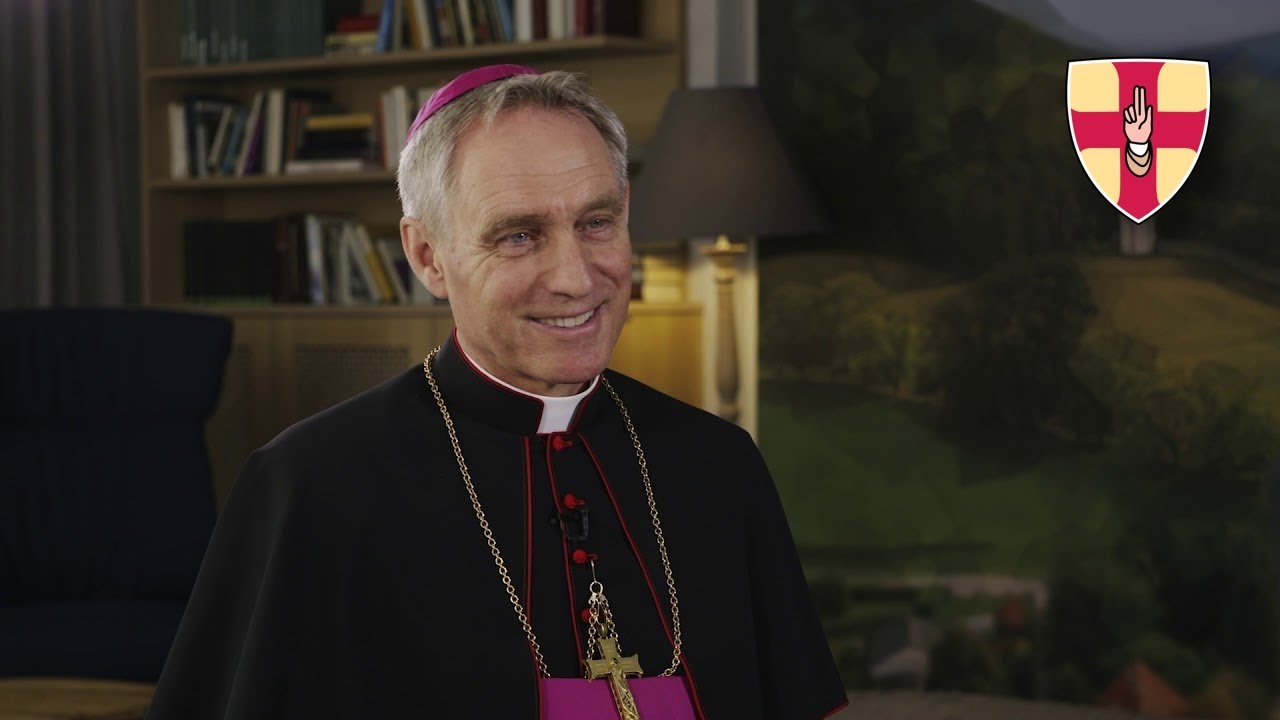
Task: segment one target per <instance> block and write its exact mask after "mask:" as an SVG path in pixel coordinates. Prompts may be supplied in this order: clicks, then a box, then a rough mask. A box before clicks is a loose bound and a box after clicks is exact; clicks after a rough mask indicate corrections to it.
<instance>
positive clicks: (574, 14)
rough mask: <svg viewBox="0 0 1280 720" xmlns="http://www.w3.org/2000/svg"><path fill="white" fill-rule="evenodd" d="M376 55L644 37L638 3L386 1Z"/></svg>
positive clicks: (586, 0)
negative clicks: (587, 38)
mask: <svg viewBox="0 0 1280 720" xmlns="http://www.w3.org/2000/svg"><path fill="white" fill-rule="evenodd" d="M379 21H380V23H379V32H378V34H377V36H376V39H375V42H374V45H373V50H374V51H376V52H390V51H396V50H403V49H414V50H432V49H434V48H444V47H472V46H474V45H483V44H486V43H495V42H500V43H501V42H532V41H534V40H564V39H568V38H574V37H580V36H585V35H604V34H609V35H630V36H638V35H639V34H640V15H639V5H638V0H385V1H384V3H383V8H382V13H381V14H380V16H379Z"/></svg>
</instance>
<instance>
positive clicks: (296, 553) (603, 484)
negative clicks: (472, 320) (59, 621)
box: [149, 339, 845, 720]
mask: <svg viewBox="0 0 1280 720" xmlns="http://www.w3.org/2000/svg"><path fill="white" fill-rule="evenodd" d="M433 368H434V372H435V375H436V379H437V381H438V383H439V385H440V389H441V392H442V394H443V396H444V399H445V402H446V404H447V406H448V409H449V412H450V413H451V414H452V416H453V420H454V423H455V426H456V428H457V433H458V439H459V442H460V444H461V446H462V451H463V453H464V456H465V458H466V461H467V464H468V466H469V468H470V471H471V475H472V478H473V481H474V483H475V487H476V491H477V493H478V495H479V498H480V501H481V503H482V504H483V507H484V511H485V513H486V515H487V516H488V520H489V523H490V525H491V526H492V530H493V534H494V537H495V538H496V540H497V542H498V547H499V549H500V550H501V552H502V555H503V558H504V560H505V562H506V566H507V569H508V570H509V572H510V574H511V579H512V581H513V583H514V585H515V588H516V591H517V593H518V594H519V595H520V598H521V600H522V601H523V602H524V603H525V604H526V606H527V607H530V608H531V613H530V616H531V617H530V619H531V622H532V626H533V629H534V632H535V633H536V635H537V639H538V641H539V644H540V645H541V648H542V652H543V654H544V656H545V658H546V661H547V664H548V665H549V668H550V671H551V674H552V676H554V677H581V675H582V663H581V660H582V658H583V653H584V651H585V645H586V642H587V632H586V631H587V625H586V624H585V623H584V619H583V616H582V611H583V610H584V609H585V608H586V605H587V598H588V595H589V593H588V585H589V583H590V581H591V570H590V564H589V563H587V564H579V563H578V562H577V560H581V559H582V557H583V555H584V554H589V556H591V555H593V556H595V557H596V558H597V560H596V571H597V574H598V576H599V579H600V581H601V582H602V583H603V584H604V588H605V592H606V594H607V596H608V598H609V602H610V605H611V607H612V609H613V615H614V618H615V621H616V623H617V630H618V637H619V639H620V643H621V646H622V649H623V650H624V652H625V653H626V654H627V655H631V654H636V655H638V656H639V660H640V664H641V665H642V667H643V669H644V671H645V675H646V676H656V675H657V674H659V673H661V672H662V671H663V670H665V669H666V668H667V667H668V666H669V665H670V663H671V659H672V640H671V632H670V631H671V617H670V607H669V601H668V595H667V587H666V580H665V577H664V573H663V567H662V561H661V558H660V555H659V552H658V543H657V540H656V538H655V535H654V531H653V523H652V521H651V520H650V516H649V506H648V501H647V499H646V495H645V491H644V485H643V482H642V480H641V475H640V470H639V465H638V463H637V461H636V456H635V450H634V448H633V447H632V442H631V439H630V436H629V435H628V433H627V430H626V426H625V424H624V422H623V418H622V415H621V413H620V412H619V410H618V408H617V406H616V405H615V403H614V401H613V399H612V397H610V395H609V394H608V392H607V391H606V390H605V389H604V388H603V387H602V386H601V384H600V383H597V386H596V388H595V390H594V391H593V392H592V393H591V394H590V395H589V396H588V397H587V398H586V399H584V400H583V401H582V402H581V404H580V405H579V407H578V411H577V414H576V416H575V418H574V420H573V422H572V424H571V426H570V427H569V429H568V431H567V432H565V433H556V434H537V432H536V430H537V427H538V423H539V420H540V418H541V413H542V405H541V402H540V401H538V400H536V399H534V398H530V397H528V396H524V395H520V394H518V393H515V392H513V391H511V390H508V389H505V388H503V387H502V386H500V385H497V384H495V383H493V382H492V381H490V380H489V379H487V378H485V377H484V376H483V375H481V374H480V373H479V372H478V371H477V370H476V369H475V368H474V367H472V366H471V365H470V361H469V360H468V359H467V358H466V357H465V356H464V355H463V354H462V353H461V352H459V350H458V348H457V345H456V341H454V340H452V339H451V340H450V341H448V342H446V344H445V346H444V348H443V349H442V351H441V352H440V354H439V355H438V356H437V358H436V361H435V363H434V365H433ZM605 377H607V378H608V379H609V381H610V382H611V383H612V384H613V386H614V388H615V389H616V390H617V391H618V393H619V395H620V396H621V397H622V399H623V402H624V403H625V404H626V406H627V409H628V411H629V412H630V414H631V417H632V419H633V421H634V424H635V428H636V431H637V433H638V434H639V437H640V440H641V443H642V444H643V447H644V451H645V454H646V456H647V459H648V466H649V471H650V476H651V479H652V484H653V491H654V495H655V496H656V500H657V506H658V512H659V514H660V518H661V521H662V528H663V531H664V533H665V535H666V544H667V549H668V553H669V555H670V560H671V566H672V570H673V573H674V578H675V585H676V589H677V592H678V598H679V603H680V618H681V627H682V631H683V651H684V658H685V662H684V664H683V665H682V666H681V669H680V671H679V674H681V675H685V676H686V677H687V682H688V685H689V687H690V689H691V693H690V694H691V696H692V698H693V701H694V707H695V709H696V711H697V713H698V714H699V716H700V717H702V718H710V719H711V720H721V719H724V720H730V719H732V720H743V719H747V718H788V719H790V718H797V719H803V720H816V719H817V718H821V717H824V716H826V715H828V714H830V713H831V712H833V711H835V710H836V709H837V708H838V707H840V706H841V705H843V703H844V701H845V696H844V691H843V690H842V686H841V683H840V679H839V677H838V675H837V672H836V669H835V665H834V663H833V661H832V658H831V654H830V651H829V650H828V648H827V644H826V641H825V639H824V637H823V633H822V630H821V627H820V625H819V623H818V619H817V617H816V615H815V612H814V609H813V605H812V602H811V600H810V597H809V593H808V588H807V586H806V584H805V580H804V576H803V574H802V572H801V568H800V564H799V561H798V558H797V554H796V550H795V546H794V544H793V541H792V537H791V533H790V531H789V529H788V528H787V524H786V519H785V517H784V516H783V512H782V507H781V505H780V503H779V501H778V495H777V491H776V489H775V488H774V485H773V481H772V479H771V478H770V476H769V473H768V470H767V469H766V468H765V465H764V462H763V460H762V459H761V457H760V454H759V452H758V451H757V449H756V447H755V444H754V443H753V442H752V440H751V437H750V436H749V435H748V434H747V433H746V432H744V431H743V430H741V429H740V428H738V427H737V426H735V425H732V424H731V423H728V422H725V421H723V420H721V419H719V418H717V417H715V416H713V415H711V414H709V413H706V412H703V411H701V410H698V409H696V408H693V407H691V406H689V405H686V404H684V403H681V402H679V401H677V400H675V399H673V398H670V397H667V396H666V395H663V394H661V393H659V392H657V391H655V390H653V389H651V388H649V387H647V386H645V385H643V384H641V383H639V382H637V381H635V380H632V379H630V378H628V377H626V376H624V375H621V374H618V373H615V372H612V371H608V372H606V374H605ZM567 495H573V496H574V497H573V498H572V499H571V501H570V503H569V504H575V505H576V504H577V503H574V502H572V501H573V500H577V501H585V503H586V504H585V505H584V506H581V507H585V509H586V511H587V513H586V517H587V527H586V538H585V539H581V540H580V537H581V535H582V527H581V522H579V521H577V519H576V518H578V517H580V514H575V515H571V516H570V517H569V518H568V520H567V521H566V522H564V523H560V522H553V518H555V517H556V516H557V513H558V511H563V509H564V499H565V496H567ZM581 507H580V508H577V509H579V510H580V509H581ZM578 550H582V551H584V552H583V553H578V552H576V551H578ZM530 598H532V599H531V600H530ZM537 678H538V673H537V669H536V666H535V663H534V660H533V656H532V652H531V649H530V645H529V642H528V640H527V639H526V636H525V633H524V631H523V629H522V628H521V625H520V622H519V620H518V619H517V617H516V614H515V612H514V610H513V609H512V604H511V601H510V599H509V598H508V595H507V593H506V591H505V589H504V588H503V585H502V581H501V579H500V577H499V574H498V571H497V569H496V567H495V564H494V561H493V558H492V556H491V554H490V551H489V548H488V545H487V544H486V542H485V540H484V536H483V534H482V532H481V529H480V527H479V523H478V522H477V520H476V516H475V513H474V510H473V509H472V504H471V501H470V499H469V497H468V495H467V492H466V488H465V485H464V484H463V482H462V478H461V475H460V473H459V470H458V466H457V463H456V461H455V459H454V454H453V450H452V447H451V445H450V443H449V438H448V435H447V432H446V429H445V424H444V421H443V418H442V417H441V414H440V411H439V409H438V408H437V405H436V402H435V399H434V397H433V396H432V394H431V391H430V387H429V386H428V384H427V381H426V379H425V377H424V374H423V371H422V368H421V366H418V367H416V368H414V369H411V370H409V371H407V372H405V373H404V374H402V375H399V376H397V377H395V378H393V379H391V380H389V381H387V382H386V383H383V384H382V385H380V386H378V387H376V388H373V389H372V390H369V391H368V392H365V393H363V394H361V395H359V396H357V397H355V398H352V399H351V400H348V401H346V402H344V403H342V404H340V405H338V406H336V407H333V408H331V409H329V410H327V411H325V412H323V413H320V414H319V415H316V416H314V417H312V418H310V419H308V420H305V421H303V422H300V423H298V424H297V425H294V426H293V427H291V428H290V429H288V430H286V431H285V432H284V433H282V434H281V435H280V436H279V437H277V438H276V439H274V440H272V441H271V442H270V443H269V444H267V445H266V446H265V447H263V448H261V449H260V450H258V451H257V452H255V453H254V454H253V455H252V456H251V457H250V459H249V461H248V463H247V464H246V466H245V469H244V472H243V473H242V474H241V476H240V479H239V480H238V481H237V483H236V485H235V487H234V489H233V490H232V492H231V495H230V497H229V498H228V501H227V504H226V507H225V509H224V510H223V512H222V515H221V517H220V518H219V521H218V525H217V528H216V530H215V531H214V535H213V539H212V541H211V542H210V545H209V549H208V552H207V554H206V556H205V560H204V565H203V566H202V568H201V570H200V576H199V579H198V581H197V582H196V586H195V591H194V593H193V596H192V598H191V602H190V604H189V605H188V607H187V611H186V615H185V616H184V618H183V621H182V625H181V628H180V629H179V631H178V636H177V639H176V640H175V642H174V646H173V649H172V651H171V653H170V656H169V659H168V662H167V664H166V665H165V669H164V673H163V675H162V677H161V679H160V683H159V686H158V688H157V690H156V694H155V699H154V701H153V703H152V707H151V712H150V715H149V717H150V718H151V719H152V720H198V719H200V718H243V719H246V720H249V719H257V718H262V719H264V720H266V719H267V718H530V719H532V718H539V717H541V714H540V709H539V708H540V700H539V687H538V680H537ZM600 682H603V680H602V681H600ZM545 720H555V719H554V718H546V719H545Z"/></svg>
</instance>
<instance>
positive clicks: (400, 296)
mask: <svg viewBox="0 0 1280 720" xmlns="http://www.w3.org/2000/svg"><path fill="white" fill-rule="evenodd" d="M361 229H363V228H361ZM373 247H374V249H375V250H376V251H377V253H378V259H379V260H381V261H382V270H383V272H384V273H386V275H387V282H389V283H391V292H393V293H395V296H396V302H398V303H400V304H401V305H408V304H409V291H408V288H406V287H405V286H404V278H402V277H400V271H399V270H397V269H396V260H397V259H398V258H400V257H403V250H401V249H400V245H399V244H398V243H396V238H378V239H377V240H376V241H375V242H374V243H373Z"/></svg>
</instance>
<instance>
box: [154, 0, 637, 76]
mask: <svg viewBox="0 0 1280 720" xmlns="http://www.w3.org/2000/svg"><path fill="white" fill-rule="evenodd" d="M379 3H380V7H378V5H379ZM336 4H343V5H345V3H338V2H337V0H179V28H180V29H179V42H178V47H179V61H180V62H181V63H182V64H184V65H207V64H219V63H237V62H247V61H251V60H265V59H270V58H287V57H303V56H312V55H321V54H325V55H348V54H366V53H375V52H396V51H400V50H410V49H412V50H431V49H435V48H448V47H472V46H475V45H483V44H487V43H507V42H533V41H535V40H563V39H568V38H574V37H579V36H585V35H604V34H608V35H628V36H638V35H639V34H640V9H639V0H366V2H365V3H364V4H365V5H366V6H367V5H369V4H373V5H374V6H375V10H374V12H365V13H360V12H358V11H357V12H355V13H349V12H348V13H344V12H342V9H341V8H336V7H335V5H336Z"/></svg>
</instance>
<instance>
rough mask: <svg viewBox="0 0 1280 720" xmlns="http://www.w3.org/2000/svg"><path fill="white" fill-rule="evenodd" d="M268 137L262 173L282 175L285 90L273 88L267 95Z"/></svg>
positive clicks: (263, 147) (264, 144)
mask: <svg viewBox="0 0 1280 720" xmlns="http://www.w3.org/2000/svg"><path fill="white" fill-rule="evenodd" d="M265 131H266V137H264V138H263V142H262V151H263V158H262V172H263V174H265V175H279V174H280V169H281V168H280V155H281V152H280V151H281V149H282V148H281V146H282V145H283V144H284V88H272V89H271V90H270V91H268V94H267V122H266V128H265Z"/></svg>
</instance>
